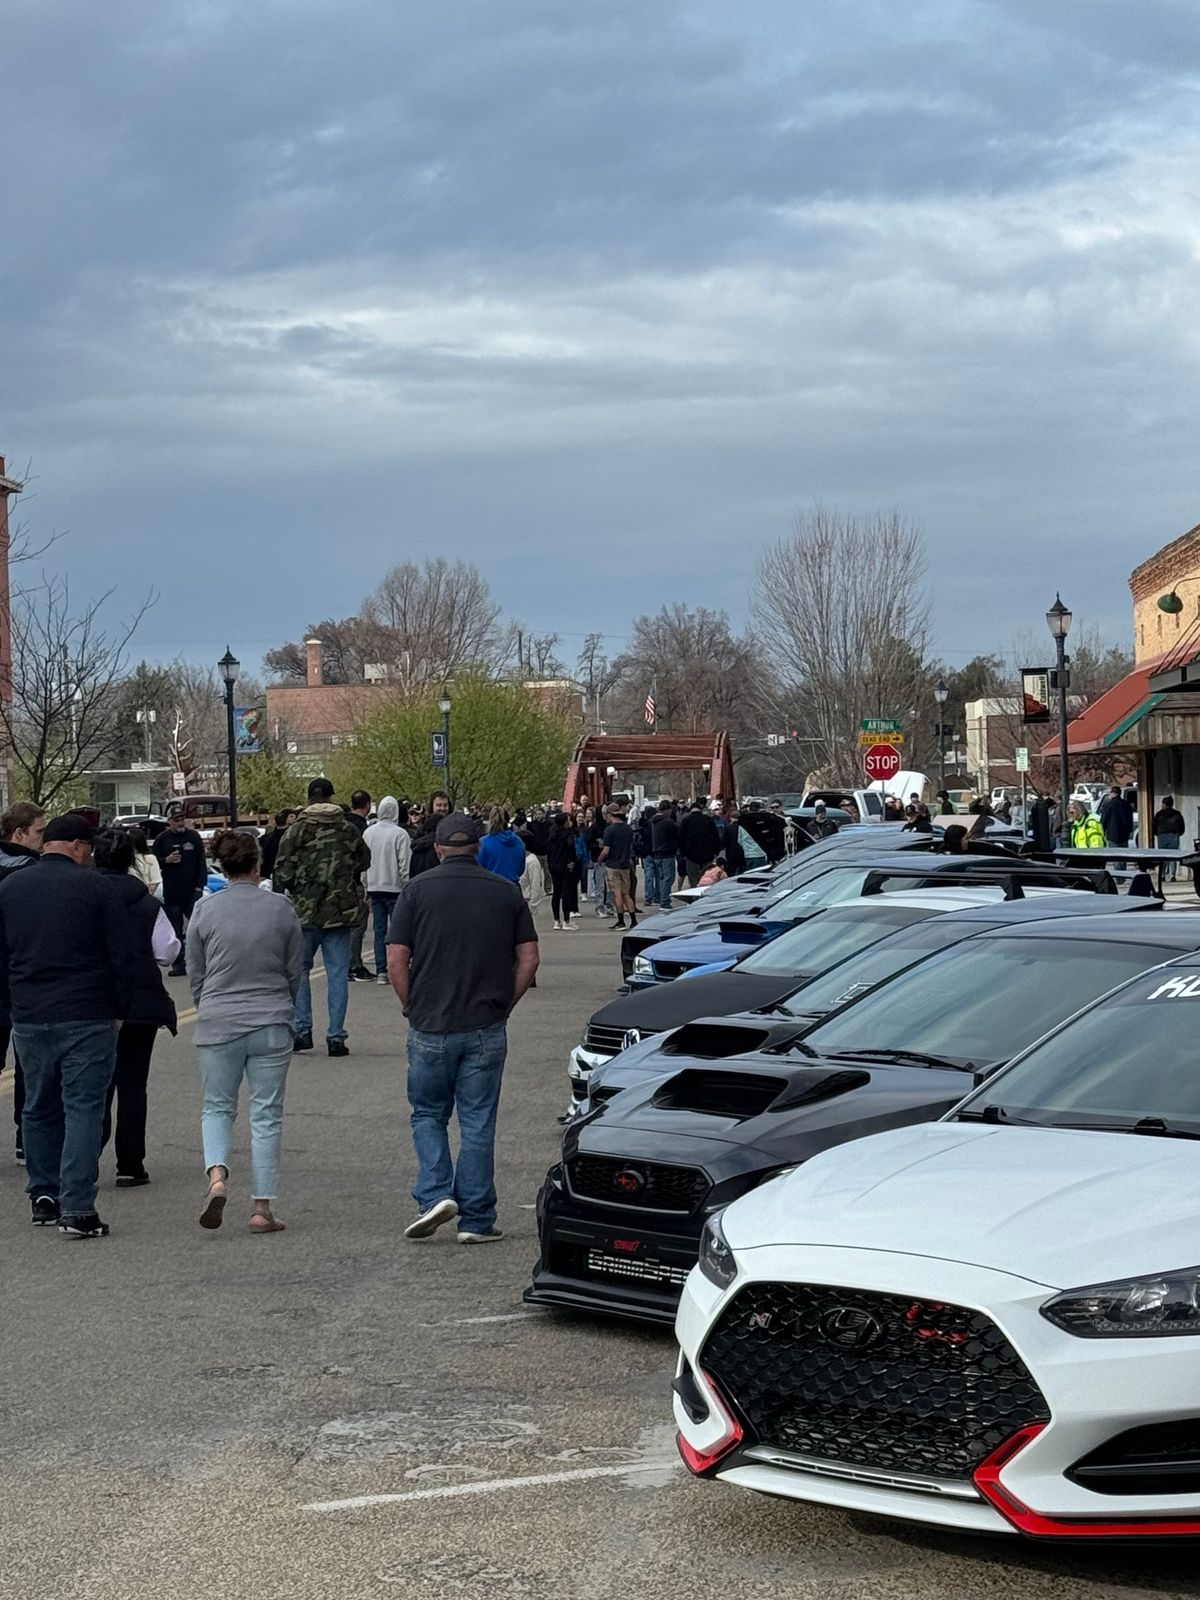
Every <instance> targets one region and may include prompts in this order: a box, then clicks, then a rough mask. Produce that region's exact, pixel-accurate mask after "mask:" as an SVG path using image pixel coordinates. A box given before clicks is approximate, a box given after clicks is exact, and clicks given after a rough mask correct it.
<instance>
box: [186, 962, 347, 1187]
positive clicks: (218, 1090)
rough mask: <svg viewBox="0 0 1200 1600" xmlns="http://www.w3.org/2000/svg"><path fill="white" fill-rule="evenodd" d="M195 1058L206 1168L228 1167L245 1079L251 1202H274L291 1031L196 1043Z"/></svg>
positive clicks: (268, 1031)
mask: <svg viewBox="0 0 1200 1600" xmlns="http://www.w3.org/2000/svg"><path fill="white" fill-rule="evenodd" d="M347 931H349V930H347ZM196 1056H197V1059H198V1060H199V1062H200V1083H201V1087H202V1088H203V1090H204V1106H203V1109H202V1110H201V1112H200V1134H201V1137H202V1138H203V1140H204V1165H205V1167H206V1168H208V1167H225V1168H226V1169H228V1167H229V1141H230V1136H231V1135H232V1133H233V1125H234V1123H235V1122H236V1121H237V1108H238V1091H239V1090H240V1088H241V1086H242V1079H243V1078H245V1080H246V1082H247V1083H248V1084H249V1086H250V1180H251V1183H252V1185H253V1189H252V1192H251V1199H253V1200H274V1199H276V1198H277V1195H278V1189H277V1185H278V1181H279V1146H280V1143H281V1142H282V1139H283V1091H284V1090H285V1089H286V1087H287V1073H288V1068H289V1067H290V1066H291V1064H292V1030H291V1029H290V1028H288V1027H283V1026H281V1025H279V1024H275V1025H273V1026H271V1027H267V1028H255V1029H253V1031H252V1032H250V1033H243V1034H241V1035H240V1036H239V1037H238V1038H236V1039H227V1040H226V1041H225V1043H224V1044H198V1045H197V1046H196Z"/></svg>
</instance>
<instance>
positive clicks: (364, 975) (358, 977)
mask: <svg viewBox="0 0 1200 1600" xmlns="http://www.w3.org/2000/svg"><path fill="white" fill-rule="evenodd" d="M350 976H351V977H352V978H353V979H354V981H355V983H370V982H371V981H372V979H373V978H374V977H375V974H374V973H373V972H372V971H371V970H370V968H369V967H363V966H358V967H355V969H354V971H353V972H352V973H351V974H350Z"/></svg>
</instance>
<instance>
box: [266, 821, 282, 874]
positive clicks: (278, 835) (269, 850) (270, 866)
mask: <svg viewBox="0 0 1200 1600" xmlns="http://www.w3.org/2000/svg"><path fill="white" fill-rule="evenodd" d="M286 832H287V829H286V828H272V829H271V831H270V833H269V834H267V836H266V838H265V839H264V840H263V841H262V866H261V868H260V871H261V872H262V875H263V877H264V878H269V877H270V876H271V874H272V873H273V872H274V871H275V857H276V856H277V855H278V854H279V846H280V844H281V843H282V841H283V836H284V834H285V833H286Z"/></svg>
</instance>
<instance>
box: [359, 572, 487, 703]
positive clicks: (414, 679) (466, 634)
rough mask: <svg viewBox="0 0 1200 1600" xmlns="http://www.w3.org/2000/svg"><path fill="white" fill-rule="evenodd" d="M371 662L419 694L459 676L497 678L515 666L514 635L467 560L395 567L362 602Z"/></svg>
mask: <svg viewBox="0 0 1200 1600" xmlns="http://www.w3.org/2000/svg"><path fill="white" fill-rule="evenodd" d="M360 614H361V618H362V622H363V625H364V632H365V640H366V645H365V647H366V648H367V649H374V651H375V652H376V653H375V654H374V656H372V657H371V658H370V659H372V660H376V661H379V662H382V663H384V664H385V665H386V666H387V667H388V668H389V670H390V672H391V673H392V675H394V676H395V677H396V679H397V680H398V682H400V683H401V684H402V685H403V686H404V687H406V688H407V689H409V690H410V691H412V692H418V691H420V690H421V689H424V688H427V687H428V686H430V685H433V684H439V683H444V682H445V681H446V680H447V679H448V678H452V677H453V676H454V674H455V673H456V672H465V671H468V670H471V671H486V672H497V671H500V670H501V669H503V668H504V667H506V666H508V665H509V663H510V662H511V661H512V660H513V657H514V653H515V646H516V631H515V629H514V628H512V627H510V626H506V625H504V624H503V622H502V620H501V614H500V607H499V605H497V603H496V602H495V600H493V598H492V593H491V590H490V589H489V588H488V585H487V580H486V579H485V578H484V576H483V574H482V573H481V572H480V571H479V569H478V567H475V566H473V565H472V564H471V563H470V562H467V561H456V562H455V563H454V565H453V566H451V565H450V563H449V562H448V561H445V560H444V559H442V558H441V557H439V558H438V559H437V560H433V561H426V563H425V564H424V566H423V567H418V566H417V565H416V564H415V562H412V561H406V562H404V563H403V564H402V565H401V566H398V567H393V568H392V569H391V571H390V572H388V573H387V574H386V576H385V577H384V578H383V581H382V582H381V583H380V584H379V587H378V588H377V589H376V590H375V591H374V593H373V594H371V595H368V597H367V599H366V601H365V602H364V603H363V606H362V611H361V613H360Z"/></svg>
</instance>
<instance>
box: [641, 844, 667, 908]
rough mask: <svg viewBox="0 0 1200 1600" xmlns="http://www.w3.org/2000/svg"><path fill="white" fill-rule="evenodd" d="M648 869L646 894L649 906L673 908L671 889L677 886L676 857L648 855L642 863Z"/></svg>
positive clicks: (646, 901)
mask: <svg viewBox="0 0 1200 1600" xmlns="http://www.w3.org/2000/svg"><path fill="white" fill-rule="evenodd" d="M642 865H643V867H644V868H645V870H646V896H645V903H646V904H647V905H648V906H652V905H657V906H662V908H663V910H664V911H669V910H670V909H671V890H672V889H673V888H674V887H675V857H674V856H663V857H659V856H647V858H646V860H645V861H644V862H643V863H642Z"/></svg>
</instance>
